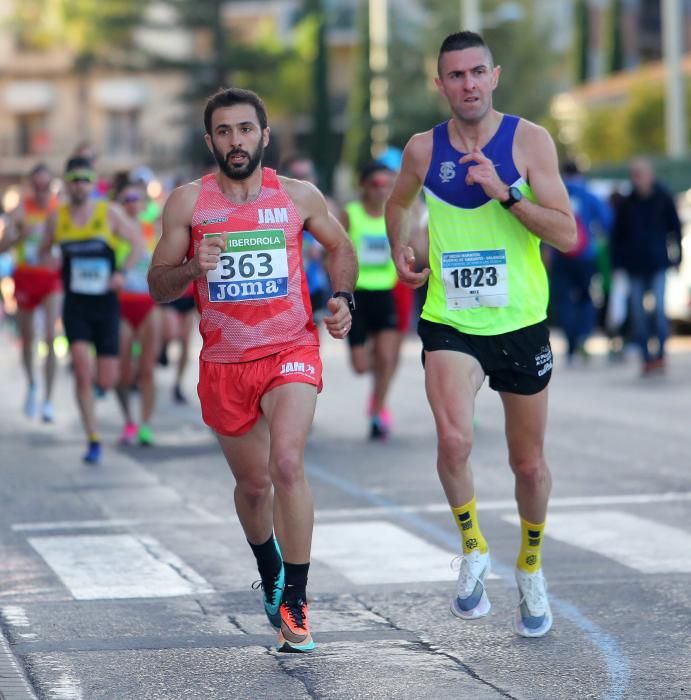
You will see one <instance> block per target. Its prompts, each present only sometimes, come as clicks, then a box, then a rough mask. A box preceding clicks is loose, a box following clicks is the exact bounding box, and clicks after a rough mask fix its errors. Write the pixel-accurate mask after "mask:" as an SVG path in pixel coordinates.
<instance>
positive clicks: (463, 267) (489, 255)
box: [441, 248, 509, 310]
mask: <svg viewBox="0 0 691 700" xmlns="http://www.w3.org/2000/svg"><path fill="white" fill-rule="evenodd" d="M441 275H442V282H443V284H444V292H445V294H446V307H447V308H448V309H450V310H454V309H474V308H478V307H480V306H507V305H508V303H509V289H508V272H507V267H506V250H504V249H503V248H501V249H499V250H466V251H461V252H453V253H442V256H441Z"/></svg>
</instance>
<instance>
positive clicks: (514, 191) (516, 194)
mask: <svg viewBox="0 0 691 700" xmlns="http://www.w3.org/2000/svg"><path fill="white" fill-rule="evenodd" d="M509 197H511V199H515V200H516V201H517V202H520V201H521V199H523V195H522V194H521V191H520V190H519V189H518V187H509Z"/></svg>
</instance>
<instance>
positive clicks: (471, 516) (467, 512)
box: [451, 496, 489, 554]
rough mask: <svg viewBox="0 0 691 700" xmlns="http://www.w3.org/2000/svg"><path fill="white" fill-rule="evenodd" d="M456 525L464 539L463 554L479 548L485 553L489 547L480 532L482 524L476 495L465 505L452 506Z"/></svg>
mask: <svg viewBox="0 0 691 700" xmlns="http://www.w3.org/2000/svg"><path fill="white" fill-rule="evenodd" d="M451 512H452V513H453V515H454V519H455V521H456V525H458V529H459V530H460V532H461V539H462V540H463V554H470V552H472V551H473V550H474V549H479V550H480V551H481V552H482V553H483V554H484V553H485V552H486V551H487V550H488V549H489V547H488V546H487V540H485V538H484V537H483V536H482V532H480V525H479V524H478V521H477V504H476V503H475V497H474V496H473V500H472V501H469V502H468V503H466V504H465V505H464V506H459V507H458V508H452V509H451Z"/></svg>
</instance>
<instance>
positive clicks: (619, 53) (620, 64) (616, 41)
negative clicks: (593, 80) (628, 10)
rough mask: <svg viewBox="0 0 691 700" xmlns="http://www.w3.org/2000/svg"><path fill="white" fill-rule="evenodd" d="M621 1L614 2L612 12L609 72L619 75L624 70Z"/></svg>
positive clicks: (615, 0)
mask: <svg viewBox="0 0 691 700" xmlns="http://www.w3.org/2000/svg"><path fill="white" fill-rule="evenodd" d="M621 11H622V7H621V0H614V2H613V3H612V8H611V12H610V27H609V28H610V46H609V72H610V73H618V72H619V71H620V70H622V69H623V68H624V47H623V46H622V41H621V38H622V37H621Z"/></svg>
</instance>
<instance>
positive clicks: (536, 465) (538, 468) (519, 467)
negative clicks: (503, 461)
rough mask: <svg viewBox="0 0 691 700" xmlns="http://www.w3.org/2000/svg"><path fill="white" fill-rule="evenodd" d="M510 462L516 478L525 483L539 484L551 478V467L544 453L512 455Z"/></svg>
mask: <svg viewBox="0 0 691 700" xmlns="http://www.w3.org/2000/svg"><path fill="white" fill-rule="evenodd" d="M509 464H510V465H511V469H512V470H513V473H514V474H515V475H516V479H518V480H519V481H521V482H523V483H533V484H539V483H542V482H544V481H545V480H546V479H549V468H548V467H547V462H545V459H544V457H543V456H542V455H525V456H522V455H517V456H513V455H511V456H509Z"/></svg>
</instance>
